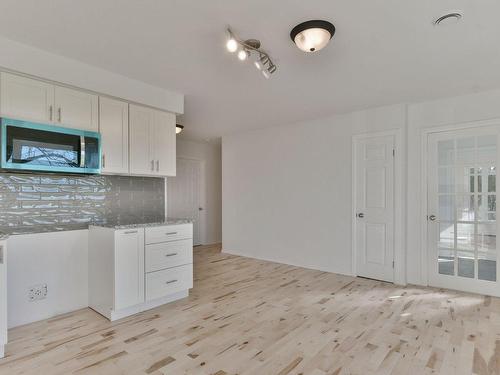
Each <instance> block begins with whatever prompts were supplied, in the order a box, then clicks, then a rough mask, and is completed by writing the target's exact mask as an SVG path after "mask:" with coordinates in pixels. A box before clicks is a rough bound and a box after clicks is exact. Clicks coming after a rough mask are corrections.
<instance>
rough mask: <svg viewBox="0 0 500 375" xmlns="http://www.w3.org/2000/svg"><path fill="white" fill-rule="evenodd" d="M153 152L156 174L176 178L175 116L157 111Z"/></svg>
mask: <svg viewBox="0 0 500 375" xmlns="http://www.w3.org/2000/svg"><path fill="white" fill-rule="evenodd" d="M153 133H154V140H153V142H154V143H153V144H154V146H153V150H154V151H153V152H154V159H155V172H156V174H158V175H161V176H175V165H176V151H175V144H176V139H175V115H174V114H173V113H166V112H160V111H155V122H154V132H153Z"/></svg>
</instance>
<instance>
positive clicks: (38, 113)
mask: <svg viewBox="0 0 500 375" xmlns="http://www.w3.org/2000/svg"><path fill="white" fill-rule="evenodd" d="M0 82H1V89H0V111H1V113H2V116H4V117H14V118H19V119H23V120H31V121H38V122H51V121H53V119H54V86H53V85H51V84H49V83H45V82H42V81H37V80H36V79H31V78H26V77H22V76H17V75H14V74H9V73H3V72H2V73H1V74H0Z"/></svg>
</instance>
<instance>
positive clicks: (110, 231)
mask: <svg viewBox="0 0 500 375" xmlns="http://www.w3.org/2000/svg"><path fill="white" fill-rule="evenodd" d="M174 232H178V233H191V237H190V238H185V237H186V236H185V235H184V236H183V237H184V238H182V239H176V238H174V239H173V240H172V239H169V237H168V236H166V237H165V238H162V237H159V236H158V234H159V233H165V234H167V233H174ZM158 238H159V240H161V242H155V243H151V241H152V240H155V241H158ZM192 263H193V240H192V224H176V225H162V226H155V227H146V228H144V227H139V228H132V229H115V228H107V227H99V226H91V227H90V228H89V307H90V308H92V309H94V310H95V311H97V312H98V313H100V314H102V315H103V316H105V317H106V318H108V319H110V320H111V321H113V320H116V319H120V318H123V317H126V316H129V315H132V314H135V313H138V312H141V311H145V310H148V309H151V308H153V307H156V306H159V305H162V304H165V303H168V302H171V301H175V300H177V299H180V298H184V297H187V296H188V294H189V289H191V288H192V287H193V264H192Z"/></svg>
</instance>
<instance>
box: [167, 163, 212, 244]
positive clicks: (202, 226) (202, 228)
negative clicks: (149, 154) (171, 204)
mask: <svg viewBox="0 0 500 375" xmlns="http://www.w3.org/2000/svg"><path fill="white" fill-rule="evenodd" d="M177 160H189V161H195V162H197V163H198V164H199V165H200V185H199V187H198V188H199V191H198V196H199V197H200V202H199V203H200V206H201V207H203V211H199V212H200V214H199V221H198V230H199V233H198V235H199V237H200V238H199V240H200V245H205V242H206V241H205V240H206V217H207V214H206V211H207V209H206V207H207V202H206V194H205V191H206V176H205V160H203V159H200V158H195V157H185V156H178V157H177V158H176V160H175V162H176V163H177ZM176 169H177V167H176ZM168 178H169V177H166V179H168ZM165 182H166V183H165V216H168V211H167V207H168V184H167V181H165Z"/></svg>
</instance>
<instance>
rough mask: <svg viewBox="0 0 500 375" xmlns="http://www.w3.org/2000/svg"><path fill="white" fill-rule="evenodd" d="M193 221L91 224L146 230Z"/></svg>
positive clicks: (173, 220) (171, 220) (169, 220)
mask: <svg viewBox="0 0 500 375" xmlns="http://www.w3.org/2000/svg"><path fill="white" fill-rule="evenodd" d="M192 222H193V220H191V219H170V218H168V219H166V220H164V221H159V222H155V223H137V224H121V223H102V224H97V223H96V224H91V225H92V226H95V227H103V228H112V229H133V228H146V227H161V226H163V225H179V224H191V223H192Z"/></svg>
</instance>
